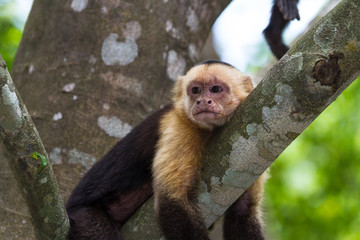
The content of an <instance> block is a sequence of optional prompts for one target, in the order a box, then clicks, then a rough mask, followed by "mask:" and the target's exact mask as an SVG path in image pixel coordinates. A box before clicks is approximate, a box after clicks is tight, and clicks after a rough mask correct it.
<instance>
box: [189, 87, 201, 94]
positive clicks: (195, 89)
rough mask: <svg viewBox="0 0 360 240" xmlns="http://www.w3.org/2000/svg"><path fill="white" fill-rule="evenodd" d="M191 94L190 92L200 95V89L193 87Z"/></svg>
mask: <svg viewBox="0 0 360 240" xmlns="http://www.w3.org/2000/svg"><path fill="white" fill-rule="evenodd" d="M191 92H192V93H193V94H199V93H200V88H199V87H193V88H192V89H191Z"/></svg>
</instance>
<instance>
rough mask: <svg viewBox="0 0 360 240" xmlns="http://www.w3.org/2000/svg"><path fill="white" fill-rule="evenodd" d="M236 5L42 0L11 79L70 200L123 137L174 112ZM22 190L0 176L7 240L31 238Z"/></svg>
mask: <svg viewBox="0 0 360 240" xmlns="http://www.w3.org/2000/svg"><path fill="white" fill-rule="evenodd" d="M229 2H230V0H227V1H219V0H195V1H190V0H181V1H168V0H163V1H149V0H146V1H122V0H121V1H120V0H110V1H99V0H89V1H87V0H67V1H50V2H49V1H40V0H35V1H34V4H33V8H32V10H31V13H30V15H29V19H28V22H27V24H26V26H25V29H24V34H23V38H22V41H21V44H20V46H19V49H18V53H17V56H16V59H15V62H14V64H13V68H12V76H13V79H14V81H15V84H16V86H17V88H18V90H19V92H20V94H21V96H22V98H23V100H24V102H25V104H26V106H27V108H28V109H29V114H30V116H31V118H32V119H33V121H34V123H35V125H36V127H37V129H38V130H39V133H40V135H41V138H42V140H43V142H44V144H45V148H46V149H47V151H48V152H49V157H50V160H51V163H52V166H53V169H54V172H55V175H56V177H57V179H58V182H59V186H60V190H61V195H62V197H63V199H64V200H66V199H67V198H68V196H69V195H70V193H71V190H72V189H73V188H74V186H75V184H76V183H77V182H78V180H79V179H80V177H81V176H82V175H83V174H84V173H85V171H86V170H88V169H89V168H90V167H91V165H92V164H93V163H94V162H95V161H96V160H98V159H100V158H101V157H102V156H103V155H104V154H105V153H106V152H107V151H108V150H109V149H110V148H111V146H112V145H113V144H115V142H116V141H118V140H119V138H122V137H123V136H124V135H125V134H126V133H127V132H128V131H129V130H130V129H131V128H132V126H135V125H136V124H137V123H139V122H140V121H141V120H143V119H144V118H145V117H146V116H148V115H149V114H150V113H152V112H154V111H155V110H157V109H159V108H160V106H161V105H164V104H165V103H167V101H168V96H169V90H170V88H171V86H172V84H173V81H174V80H175V78H176V77H177V75H179V74H182V73H183V72H184V71H186V70H187V69H188V68H189V67H190V66H192V65H193V64H194V63H195V62H198V61H199V60H200V59H198V54H199V52H200V49H202V46H203V45H204V43H205V40H206V37H207V36H208V32H209V30H210V28H211V26H212V24H213V22H214V21H215V19H216V17H217V16H218V15H219V14H220V12H221V11H222V10H223V9H224V8H225V7H226V5H227V4H228V3H229ZM6 161H7V160H6V159H4V158H1V159H0V162H1V164H3V165H5V164H7V162H6ZM5 166H6V165H5ZM1 170H2V169H1ZM4 171H5V170H4ZM7 176H8V177H7ZM15 184H16V182H14V179H13V176H10V175H9V174H8V175H5V176H3V175H1V176H0V189H5V192H4V194H1V195H0V204H1V209H0V211H1V212H0V225H1V226H5V225H6V224H8V222H9V219H11V221H12V222H11V224H9V225H6V226H8V227H7V228H6V229H3V228H0V238H5V239H16V238H17V237H16V235H18V234H20V236H25V235H27V236H26V238H28V239H33V238H34V237H33V234H32V233H31V232H30V231H29V229H30V228H29V227H28V225H29V222H30V221H31V219H30V218H29V217H28V216H27V213H26V210H25V209H24V208H25V207H24V206H25V204H24V202H21V201H20V200H19V201H18V198H17V197H18V195H19V194H18V191H16V190H15V189H16V188H15V186H16V185H15ZM7 186H14V188H12V189H9V188H8V187H7ZM21 187H22V186H20V188H21ZM15 192H16V193H15ZM14 198H16V199H17V201H11V199H14ZM11 209H17V211H18V213H20V212H21V214H22V215H20V214H18V213H17V212H14V211H9V210H11ZM2 213H4V215H3V214H2ZM5 216H10V217H5ZM12 219H16V221H15V220H14V221H13V220H12ZM23 231H26V234H25V233H24V232H23Z"/></svg>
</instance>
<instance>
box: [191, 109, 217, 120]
mask: <svg viewBox="0 0 360 240" xmlns="http://www.w3.org/2000/svg"><path fill="white" fill-rule="evenodd" d="M218 115H219V113H217V112H213V111H207V110H204V111H199V112H197V113H195V114H194V117H195V118H197V119H206V118H210V119H212V118H217V116H218Z"/></svg>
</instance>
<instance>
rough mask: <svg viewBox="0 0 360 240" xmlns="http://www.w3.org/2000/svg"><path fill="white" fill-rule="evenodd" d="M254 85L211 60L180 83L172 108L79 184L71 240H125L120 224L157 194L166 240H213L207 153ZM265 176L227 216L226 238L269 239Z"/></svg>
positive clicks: (70, 205) (70, 207)
mask: <svg viewBox="0 0 360 240" xmlns="http://www.w3.org/2000/svg"><path fill="white" fill-rule="evenodd" d="M252 89H253V86H252V83H251V79H250V78H249V77H248V76H245V75H244V74H242V73H241V72H239V71H238V70H237V69H235V68H234V67H232V66H231V65H229V64H227V63H224V62H220V61H216V60H208V61H205V62H202V63H200V64H198V65H196V66H194V67H193V68H191V69H190V70H189V71H188V72H187V73H186V75H185V76H182V77H180V78H179V79H178V81H177V83H176V85H175V87H174V90H173V103H172V104H170V105H168V106H166V107H165V108H163V109H161V110H160V111H158V112H156V113H154V114H153V115H151V116H150V117H149V118H147V119H146V120H145V121H144V122H142V123H141V124H140V125H138V126H137V127H136V128H134V129H133V131H132V132H131V133H129V134H128V135H127V136H126V137H125V138H123V139H122V140H120V141H119V142H118V143H117V144H116V145H115V146H114V147H113V148H112V149H111V150H110V151H109V153H107V154H106V155H105V156H104V157H103V158H102V159H101V160H100V161H99V162H98V163H96V164H95V165H94V166H93V167H92V168H91V169H90V170H89V172H88V173H87V174H86V175H85V176H84V178H83V179H82V180H81V181H80V183H79V185H78V186H77V187H76V188H75V190H74V191H73V193H72V195H71V196H70V198H69V200H68V202H67V206H66V208H67V212H68V215H69V218H70V231H69V235H68V237H69V239H77V240H81V239H94V240H95V239H96V240H101V239H122V238H121V237H120V235H119V233H118V231H117V228H119V227H121V225H122V224H123V223H124V222H125V221H126V220H127V219H128V218H129V217H130V216H131V215H132V214H133V213H134V212H135V211H136V209H137V208H138V207H139V206H141V204H142V203H143V202H144V201H145V200H146V199H147V198H148V197H150V196H151V194H152V193H153V192H154V196H155V212H156V216H157V219H158V222H159V224H160V228H161V230H162V232H163V234H164V236H165V238H166V239H184V240H202V239H209V238H208V233H207V229H206V227H205V225H204V223H203V220H202V217H201V215H200V213H199V212H198V209H197V207H196V196H197V187H198V182H199V179H200V172H201V161H200V160H201V157H202V153H203V150H204V148H205V146H206V144H207V142H208V140H209V138H210V137H211V135H212V131H213V130H214V129H215V128H217V127H219V126H222V125H224V124H225V123H226V122H227V121H228V120H229V118H230V117H231V116H232V114H233V112H234V110H235V109H236V108H237V107H238V106H239V104H240V103H241V102H243V101H244V99H245V98H246V97H247V96H248V94H249V93H250V92H251V91H252ZM263 183H264V177H260V178H259V179H258V180H257V181H256V182H255V183H254V184H253V185H252V186H251V187H250V188H249V189H248V190H247V191H246V192H245V193H244V194H243V195H242V196H241V197H240V198H239V199H238V200H237V201H236V202H235V203H234V204H233V205H232V206H231V207H230V208H229V210H228V211H227V212H226V214H225V220H224V238H225V239H226V240H229V239H234V240H235V239H237V240H241V239H244V240H251V239H254V240H255V239H256V240H260V239H264V234H263V230H262V221H261V209H260V205H261V199H262V191H263V190H262V189H263Z"/></svg>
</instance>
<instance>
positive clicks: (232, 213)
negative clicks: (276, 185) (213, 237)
mask: <svg viewBox="0 0 360 240" xmlns="http://www.w3.org/2000/svg"><path fill="white" fill-rule="evenodd" d="M266 178H267V173H266V172H265V173H263V174H262V175H261V176H260V177H259V178H258V179H257V180H256V181H255V182H254V183H253V185H251V187H250V188H248V189H247V190H246V191H245V192H244V193H243V194H242V195H241V196H240V198H239V199H238V200H236V202H235V203H234V204H233V205H232V206H231V207H230V208H229V209H228V210H227V211H226V213H225V218H224V239H225V240H263V239H265V237H264V233H263V223H262V216H261V202H262V196H263V191H264V190H263V186H264V183H265V181H266Z"/></svg>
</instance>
